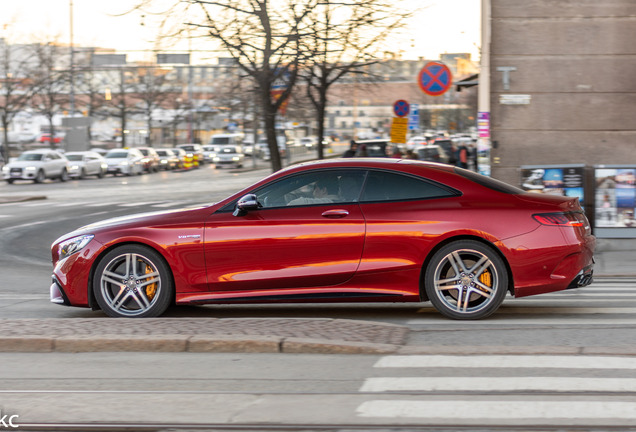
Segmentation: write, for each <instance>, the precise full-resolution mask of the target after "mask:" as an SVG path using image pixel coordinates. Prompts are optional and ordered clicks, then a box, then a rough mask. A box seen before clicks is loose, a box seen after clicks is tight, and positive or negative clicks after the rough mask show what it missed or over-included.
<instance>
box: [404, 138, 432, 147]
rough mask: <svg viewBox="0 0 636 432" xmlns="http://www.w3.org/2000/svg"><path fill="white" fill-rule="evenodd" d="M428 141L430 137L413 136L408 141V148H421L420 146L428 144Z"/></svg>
mask: <svg viewBox="0 0 636 432" xmlns="http://www.w3.org/2000/svg"><path fill="white" fill-rule="evenodd" d="M427 143H428V139H427V138H426V137H425V136H420V135H418V136H413V137H411V138H409V140H408V141H407V142H406V149H407V150H414V149H416V148H419V147H420V146H423V145H426V144H427Z"/></svg>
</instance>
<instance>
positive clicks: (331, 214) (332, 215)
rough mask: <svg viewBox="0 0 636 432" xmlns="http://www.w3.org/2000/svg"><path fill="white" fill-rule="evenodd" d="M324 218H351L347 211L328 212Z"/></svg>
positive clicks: (324, 214)
mask: <svg viewBox="0 0 636 432" xmlns="http://www.w3.org/2000/svg"><path fill="white" fill-rule="evenodd" d="M322 216H323V217H326V218H342V217H345V216H349V212H348V211H347V210H327V211H326V212H324V213H323V214H322Z"/></svg>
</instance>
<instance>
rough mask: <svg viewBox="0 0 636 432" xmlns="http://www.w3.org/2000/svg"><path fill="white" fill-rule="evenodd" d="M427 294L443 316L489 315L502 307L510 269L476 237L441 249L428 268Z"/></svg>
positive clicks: (473, 316)
mask: <svg viewBox="0 0 636 432" xmlns="http://www.w3.org/2000/svg"><path fill="white" fill-rule="evenodd" d="M424 288H425V290H426V295H427V296H428V299H429V300H430V301H431V303H432V304H433V306H434V307H435V309H437V310H438V311H439V312H440V313H441V314H442V315H444V316H446V317H448V318H452V319H457V320H472V319H481V318H486V317H488V316H490V315H492V314H493V313H495V311H496V310H497V309H498V308H499V306H501V303H502V302H503V300H504V298H505V297H506V292H507V291H508V272H507V270H506V265H505V264H504V261H503V260H502V259H501V257H500V256H499V254H497V252H495V251H494V250H493V249H492V248H491V247H489V246H487V245H485V244H483V243H480V242H478V241H475V240H459V241H454V242H452V243H449V244H447V245H446V246H444V247H442V248H441V249H440V250H438V251H437V252H436V253H435V254H434V255H433V257H432V258H431V260H430V262H429V264H428V265H427V267H426V273H425V278H424Z"/></svg>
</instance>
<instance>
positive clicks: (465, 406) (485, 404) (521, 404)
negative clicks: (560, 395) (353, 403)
mask: <svg viewBox="0 0 636 432" xmlns="http://www.w3.org/2000/svg"><path fill="white" fill-rule="evenodd" d="M635 408H636V404H635V403H634V402H610V401H568V402H562V401H509V400H488V401H479V400H474V399H463V400H456V399H453V400H452V401H410V400H374V401H368V402H364V403H362V404H361V405H360V406H359V407H358V409H357V414H358V415H359V416H361V417H400V418H405V417H410V418H413V417H417V418H426V419H438V418H447V419H449V421H457V420H468V419H479V421H480V424H492V422H495V423H496V422H499V421H500V420H515V419H518V420H520V421H522V420H527V419H531V420H533V421H536V422H539V423H541V424H546V422H550V421H554V419H569V420H572V421H577V423H579V424H580V422H581V421H585V420H591V419H595V420H597V419H620V420H628V419H629V420H632V419H634V420H636V409H635ZM541 420H544V421H543V422H541Z"/></svg>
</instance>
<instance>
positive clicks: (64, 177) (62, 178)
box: [60, 170, 68, 182]
mask: <svg viewBox="0 0 636 432" xmlns="http://www.w3.org/2000/svg"><path fill="white" fill-rule="evenodd" d="M67 180H68V171H66V170H62V174H60V181H61V182H65V181H67Z"/></svg>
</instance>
